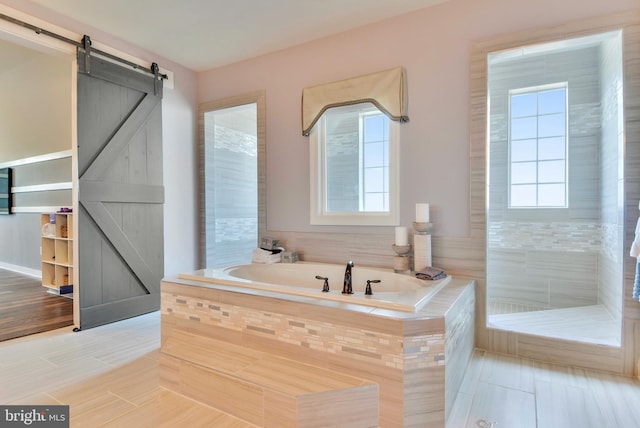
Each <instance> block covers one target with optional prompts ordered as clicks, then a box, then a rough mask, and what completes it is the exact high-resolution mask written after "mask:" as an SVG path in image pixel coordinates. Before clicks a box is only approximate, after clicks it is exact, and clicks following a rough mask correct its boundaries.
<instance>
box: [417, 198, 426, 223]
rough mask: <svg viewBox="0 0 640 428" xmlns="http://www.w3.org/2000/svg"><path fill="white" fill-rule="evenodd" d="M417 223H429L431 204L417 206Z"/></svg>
mask: <svg viewBox="0 0 640 428" xmlns="http://www.w3.org/2000/svg"><path fill="white" fill-rule="evenodd" d="M416 223H429V204H424V203H420V204H416Z"/></svg>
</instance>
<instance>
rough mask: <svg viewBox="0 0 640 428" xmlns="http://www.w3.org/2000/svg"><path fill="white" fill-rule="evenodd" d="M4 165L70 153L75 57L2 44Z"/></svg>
mask: <svg viewBox="0 0 640 428" xmlns="http://www.w3.org/2000/svg"><path fill="white" fill-rule="evenodd" d="M0 64H1V65H0V162H7V161H12V160H16V159H22V158H26V157H31V156H37V155H42V154H46V153H53V152H60V151H63V150H70V149H71V59H70V58H65V57H62V56H53V55H49V54H45V53H41V52H38V51H35V50H33V49H30V48H27V47H24V46H19V45H16V44H13V43H10V42H5V41H3V40H0Z"/></svg>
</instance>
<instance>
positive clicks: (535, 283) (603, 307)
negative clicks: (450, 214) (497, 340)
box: [487, 31, 628, 346]
mask: <svg viewBox="0 0 640 428" xmlns="http://www.w3.org/2000/svg"><path fill="white" fill-rule="evenodd" d="M488 67H489V68H488V100H489V101H488V102H489V124H488V125H489V126H488V128H489V135H488V138H487V139H488V145H489V148H488V151H487V171H488V178H487V186H488V188H487V324H488V326H490V327H493V328H498V329H506V330H512V331H520V332H525V333H531V334H536V335H543V336H553V337H560V338H564V339H572V340H579V341H585V342H590V343H601V344H607V345H618V346H619V345H620V334H621V333H620V332H621V315H622V300H623V299H622V289H623V257H625V255H626V253H627V252H628V251H625V249H624V248H623V242H624V239H623V221H624V219H623V208H624V203H623V202H624V192H623V165H624V133H623V111H622V105H623V103H622V101H623V100H622V94H623V92H622V88H623V73H622V35H621V32H619V31H614V32H608V33H602V34H597V35H590V36H586V37H580V38H574V39H567V40H561V41H557V42H552V43H544V44H537V45H528V46H523V47H520V48H517V49H509V50H505V51H500V52H495V53H492V54H491V55H489V58H488Z"/></svg>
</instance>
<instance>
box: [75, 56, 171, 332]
mask: <svg viewBox="0 0 640 428" xmlns="http://www.w3.org/2000/svg"><path fill="white" fill-rule="evenodd" d="M161 99H162V81H161V80H159V79H158V78H157V77H154V76H153V75H152V74H149V73H143V72H140V71H136V70H133V69H130V68H126V67H123V66H121V65H118V64H115V63H113V62H109V61H105V60H103V59H100V58H99V57H95V56H91V55H87V53H86V52H85V51H83V50H82V49H79V53H78V157H77V159H78V178H79V180H78V181H79V183H78V202H79V203H78V206H79V208H78V232H77V233H78V235H77V236H78V250H79V254H78V269H79V282H80V284H79V288H78V298H79V307H80V320H79V321H80V328H83V329H84V328H90V327H95V326H98V325H102V324H106V323H110V322H113V321H118V320H121V319H125V318H129V317H133V316H136V315H140V314H144V313H147V312H151V311H154V310H157V309H158V308H159V305H160V280H161V278H162V276H163V268H164V249H163V245H164V244H163V203H164V188H163V185H162V118H161Z"/></svg>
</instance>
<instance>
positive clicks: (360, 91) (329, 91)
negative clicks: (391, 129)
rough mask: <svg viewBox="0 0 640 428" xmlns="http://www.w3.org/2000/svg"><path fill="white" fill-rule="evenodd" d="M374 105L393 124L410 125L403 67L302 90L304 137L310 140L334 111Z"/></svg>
mask: <svg viewBox="0 0 640 428" xmlns="http://www.w3.org/2000/svg"><path fill="white" fill-rule="evenodd" d="M367 102H369V103H372V104H373V105H375V106H376V107H377V108H378V109H379V110H380V111H382V112H383V113H385V114H386V115H387V116H389V118H390V119H391V120H396V121H400V122H407V121H408V120H409V117H408V116H407V85H406V76H405V70H404V68H403V67H396V68H392V69H391V70H386V71H380V72H377V73H371V74H366V75H364V76H359V77H353V78H351V79H346V80H340V81H337V82H332V83H325V84H323V85H317V86H312V87H310V88H304V89H303V90H302V135H304V136H308V135H309V133H310V132H311V129H312V128H313V126H314V125H315V124H316V122H317V121H318V119H320V117H321V116H322V114H323V113H324V112H325V110H327V109H328V108H331V107H340V106H345V105H352V104H359V103H367Z"/></svg>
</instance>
